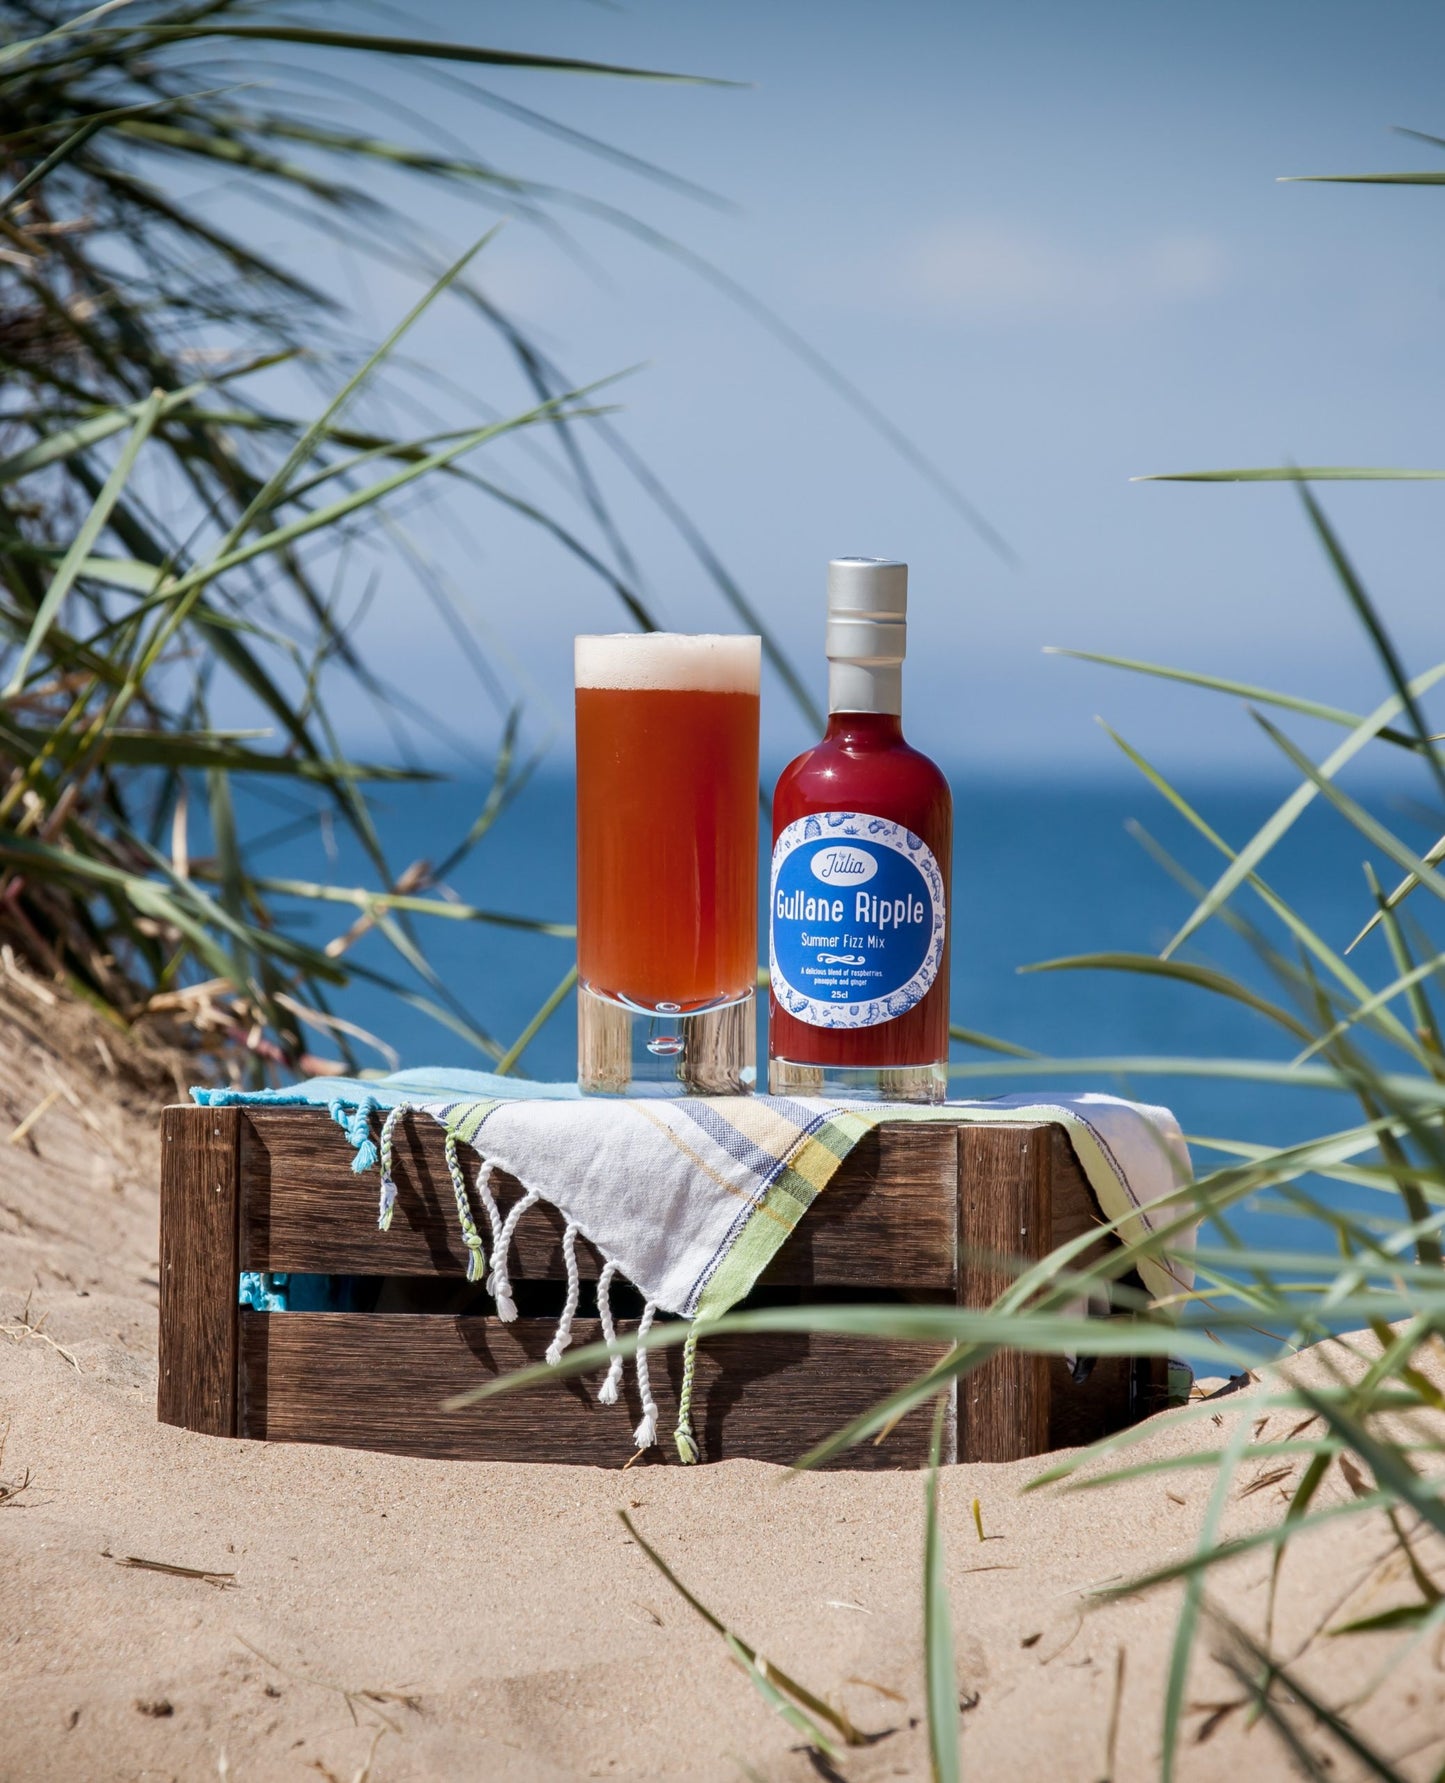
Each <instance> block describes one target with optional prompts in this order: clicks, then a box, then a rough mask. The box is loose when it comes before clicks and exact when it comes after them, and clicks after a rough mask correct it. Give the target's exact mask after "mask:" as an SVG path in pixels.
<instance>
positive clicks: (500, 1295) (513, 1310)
mask: <svg viewBox="0 0 1445 1783" xmlns="http://www.w3.org/2000/svg"><path fill="white" fill-rule="evenodd" d="M539 1200H541V1196H540V1195H538V1193H537V1191H536V1190H535V1189H528V1190H527V1192H526V1194H525V1195H523V1196H522V1198H521V1200H520V1201H516V1202H514V1203H513V1205H512V1211H511V1212H510V1213H509V1214H508V1215H507V1217H506V1220H505V1221H504V1222H503V1224H502V1235H501V1237H500V1238H499V1239H498V1241H497V1249H496V1254H495V1255H494V1256H493V1258H492V1274H491V1283H492V1295H493V1297H494V1299H495V1300H496V1302H497V1317H498V1318H499V1319H501V1320H502V1321H503V1322H504V1323H506V1324H510V1323H511V1322H512V1320H513V1319H515V1318H516V1316H517V1303H516V1301H515V1300H514V1299H513V1298H512V1278H511V1277H510V1276H509V1275H508V1273H507V1253H508V1251H510V1250H511V1248H512V1234H513V1233H514V1232H515V1231H516V1230H517V1221H518V1220H519V1219H521V1217H522V1215H523V1214H524V1213H525V1212H526V1211H527V1209H528V1208H529V1207H531V1206H532V1205H533V1204H534V1203H535V1202H537V1201H539Z"/></svg>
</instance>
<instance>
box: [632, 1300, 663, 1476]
mask: <svg viewBox="0 0 1445 1783" xmlns="http://www.w3.org/2000/svg"><path fill="white" fill-rule="evenodd" d="M656 1312H657V1302H656V1301H655V1300H649V1301H648V1303H647V1305H646V1306H644V1307H643V1309H642V1317H641V1319H640V1320H639V1321H638V1325H637V1346H638V1347H637V1396H638V1398H639V1399H640V1400H641V1401H642V1422H641V1423H640V1424H639V1425H638V1426H637V1428H636V1430H634V1431H633V1433H632V1440H633V1442H634V1443H636V1445H637V1447H638V1448H639V1449H650V1448H651V1447H652V1445H653V1444H654V1443H655V1442H656V1441H657V1401H656V1400H655V1399H654V1398H653V1397H652V1380H651V1378H650V1376H649V1375H648V1372H647V1351H646V1349H645V1348H644V1347H643V1345H644V1341H645V1339H646V1337H647V1334H648V1332H649V1331H650V1330H651V1329H652V1320H653V1315H654V1314H655V1313H656Z"/></svg>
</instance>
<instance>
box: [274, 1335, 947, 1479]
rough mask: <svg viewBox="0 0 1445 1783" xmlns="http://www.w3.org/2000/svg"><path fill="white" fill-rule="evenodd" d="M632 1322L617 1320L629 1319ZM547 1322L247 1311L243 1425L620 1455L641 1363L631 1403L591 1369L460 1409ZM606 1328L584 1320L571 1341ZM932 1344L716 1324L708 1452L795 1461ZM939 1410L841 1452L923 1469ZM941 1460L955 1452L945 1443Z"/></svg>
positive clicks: (655, 1370) (701, 1354)
mask: <svg viewBox="0 0 1445 1783" xmlns="http://www.w3.org/2000/svg"><path fill="white" fill-rule="evenodd" d="M631 1328H632V1327H630V1326H629V1325H627V1324H626V1323H622V1324H620V1325H619V1330H621V1331H623V1332H626V1331H628V1330H629V1329H631ZM554 1330H555V1325H554V1322H553V1321H552V1320H550V1319H518V1320H517V1321H515V1323H513V1324H509V1325H504V1324H503V1323H502V1322H501V1321H500V1320H499V1319H494V1318H474V1317H463V1318H451V1317H443V1316H440V1315H428V1314H424V1313H420V1314H418V1313H398V1314H389V1313H254V1312H250V1311H243V1313H242V1315H241V1382H242V1417H241V1425H240V1433H241V1434H242V1435H243V1436H253V1437H264V1438H265V1439H266V1440H268V1441H270V1442H321V1443H338V1444H341V1445H343V1446H344V1447H347V1448H358V1449H381V1450H384V1451H388V1452H390V1453H392V1454H400V1455H426V1456H432V1457H436V1458H441V1459H449V1460H457V1461H575V1462H585V1463H590V1464H592V1465H594V1466H602V1467H621V1466H622V1465H623V1464H624V1463H625V1462H627V1461H628V1460H630V1459H631V1457H632V1454H633V1452H634V1451H633V1446H632V1431H633V1429H634V1427H635V1426H636V1424H637V1421H638V1419H639V1418H640V1417H641V1415H642V1412H641V1407H640V1405H639V1403H638V1399H637V1387H636V1381H635V1379H634V1375H633V1368H632V1364H631V1363H629V1364H628V1366H627V1369H626V1372H625V1375H624V1381H623V1395H622V1400H621V1401H620V1402H619V1403H618V1404H617V1405H614V1406H605V1405H598V1404H597V1403H596V1393H597V1385H598V1380H599V1379H600V1372H601V1371H600V1370H599V1372H598V1375H597V1376H591V1375H589V1376H584V1377H573V1378H572V1379H570V1380H563V1381H557V1382H555V1383H554V1382H544V1383H542V1384H541V1385H540V1386H538V1387H537V1388H535V1389H533V1390H530V1391H528V1392H525V1393H517V1394H513V1395H510V1396H508V1397H505V1398H501V1399H496V1400H491V1401H488V1402H487V1403H485V1404H482V1405H476V1406H471V1407H468V1408H467V1409H466V1410H464V1411H459V1412H451V1413H447V1412H441V1411H439V1410H438V1409H437V1408H438V1406H439V1405H440V1403H441V1401H442V1400H444V1399H446V1398H447V1397H448V1396H449V1395H451V1394H454V1393H460V1392H463V1391H465V1390H466V1389H467V1388H468V1387H474V1386H476V1385H477V1384H478V1383H479V1382H481V1381H485V1380H488V1379H490V1378H492V1377H493V1376H495V1375H498V1374H503V1373H506V1372H508V1371H510V1370H511V1369H514V1368H520V1367H523V1366H525V1365H526V1364H528V1363H532V1362H540V1361H541V1360H542V1359H543V1356H544V1354H545V1352H546V1348H547V1345H548V1344H549V1343H550V1342H551V1339H552V1333H553V1331H554ZM600 1334H601V1328H600V1327H599V1326H598V1325H597V1324H596V1322H595V1321H588V1320H582V1321H579V1322H578V1325H577V1327H576V1335H575V1339H574V1341H575V1342H576V1343H578V1344H579V1345H580V1344H583V1343H593V1342H595V1341H597V1339H598V1337H599V1336H600ZM940 1353H941V1352H940V1350H939V1349H938V1347H937V1346H936V1345H927V1344H922V1345H920V1344H904V1343H879V1342H874V1341H872V1340H871V1339H870V1340H862V1339H856V1338H834V1337H827V1338H822V1337H810V1336H808V1335H807V1334H806V1333H802V1334H797V1335H794V1334H791V1333H789V1334H777V1333H769V1334H751V1333H750V1334H747V1335H742V1334H739V1335H736V1336H732V1337H719V1338H716V1339H713V1340H711V1341H704V1342H703V1343H702V1344H700V1345H699V1347H698V1356H697V1370H696V1375H695V1377H694V1388H693V1428H694V1430H695V1432H696V1435H697V1439H698V1444H699V1446H700V1448H701V1450H702V1454H703V1457H704V1459H706V1460H708V1461H720V1460H724V1459H727V1458H729V1457H736V1456H746V1457H748V1458H749V1459H752V1460H757V1461H779V1462H784V1463H786V1462H792V1461H796V1460H797V1458H798V1457H799V1455H801V1454H803V1453H804V1452H805V1451H806V1450H807V1449H808V1448H809V1447H811V1446H812V1445H813V1444H814V1443H816V1442H818V1441H820V1440H821V1439H822V1438H823V1437H825V1436H827V1435H828V1434H829V1433H830V1432H832V1431H834V1430H836V1429H838V1428H839V1427H840V1426H841V1425H843V1424H845V1423H846V1422H847V1421H848V1420H849V1419H850V1418H852V1417H855V1416H857V1415H858V1414H859V1413H860V1412H863V1411H865V1410H866V1409H867V1408H868V1407H869V1406H870V1405H872V1404H873V1402H874V1401H875V1400H877V1399H879V1398H881V1397H882V1396H883V1395H884V1394H886V1393H889V1392H892V1391H893V1390H894V1389H895V1388H897V1387H901V1386H903V1385H904V1384H905V1383H906V1382H908V1381H910V1380H912V1379H913V1378H914V1377H915V1376H916V1375H918V1374H921V1373H922V1372H923V1370H924V1369H926V1368H927V1367H928V1366H929V1365H930V1364H931V1363H932V1362H933V1361H934V1360H936V1358H937V1357H938V1355H939V1354H940ZM649 1360H650V1369H651V1378H652V1388H653V1395H654V1397H655V1398H656V1400H657V1405H658V1430H659V1443H658V1446H657V1448H656V1449H655V1450H649V1451H648V1459H649V1460H663V1461H675V1460H676V1450H675V1448H674V1445H673V1441H672V1428H673V1425H674V1424H675V1423H676V1421H677V1394H678V1384H679V1380H680V1376H681V1368H682V1351H681V1347H680V1346H676V1347H673V1348H671V1349H668V1350H658V1351H654V1352H653V1353H652V1355H651V1357H650V1359H649ZM931 1430H932V1412H931V1408H929V1407H923V1408H921V1409H920V1410H918V1411H916V1412H913V1413H910V1415H909V1416H908V1417H907V1418H905V1419H903V1421H902V1422H901V1423H900V1424H899V1426H898V1428H897V1429H896V1430H895V1431H894V1432H893V1434H892V1435H891V1436H890V1437H889V1439H888V1441H887V1442H886V1443H883V1444H879V1445H876V1446H875V1445H874V1444H873V1443H871V1442H870V1443H864V1444H861V1445H859V1446H858V1447H857V1448H855V1449H853V1450H851V1451H850V1452H849V1453H848V1455H846V1456H845V1457H843V1458H842V1459H841V1461H840V1462H839V1463H838V1465H842V1466H846V1467H852V1468H860V1467H862V1468H897V1467H917V1466H919V1465H921V1463H922V1462H923V1461H924V1460H925V1458H926V1457H927V1453H928V1444H929V1437H930V1434H931ZM948 1459H949V1460H952V1459H953V1454H952V1443H951V1442H950V1452H949V1454H948Z"/></svg>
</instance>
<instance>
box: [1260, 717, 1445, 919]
mask: <svg viewBox="0 0 1445 1783" xmlns="http://www.w3.org/2000/svg"><path fill="white" fill-rule="evenodd" d="M1254 719H1255V722H1256V723H1257V724H1258V725H1259V726H1260V728H1261V729H1262V730H1263V731H1264V733H1265V735H1266V736H1267V737H1268V738H1269V739H1270V741H1271V742H1272V743H1274V744H1275V746H1276V747H1277V748H1278V749H1279V751H1280V752H1281V754H1283V755H1284V756H1285V757H1286V758H1287V759H1288V760H1289V762H1290V763H1291V765H1292V766H1293V767H1295V768H1297V769H1298V770H1299V772H1300V773H1301V774H1303V775H1304V776H1305V777H1306V779H1307V781H1308V782H1309V784H1310V785H1311V786H1313V787H1314V788H1315V790H1316V791H1318V792H1320V793H1322V794H1323V795H1324V797H1325V798H1326V799H1328V800H1329V802H1330V804H1332V805H1333V806H1334V808H1335V809H1336V810H1337V811H1338V812H1339V813H1340V815H1341V816H1342V817H1344V818H1346V819H1347V820H1348V821H1349V822H1350V823H1351V824H1353V825H1354V827H1355V828H1356V829H1357V830H1358V831H1359V832H1360V834H1361V835H1362V836H1364V837H1365V838H1366V840H1367V841H1370V842H1373V843H1374V845H1375V846H1376V848H1378V849H1379V850H1380V851H1381V853H1383V854H1387V855H1388V856H1389V857H1390V859H1391V860H1392V861H1394V863H1395V864H1396V866H1399V867H1404V869H1405V870H1406V872H1407V873H1409V875H1410V876H1411V878H1412V879H1414V880H1415V881H1416V883H1417V884H1419V885H1423V886H1424V887H1425V889H1426V890H1427V891H1431V892H1433V893H1434V894H1435V896H1436V897H1437V898H1445V874H1441V873H1437V872H1436V871H1435V869H1434V868H1433V867H1429V866H1426V864H1425V862H1424V861H1423V860H1422V859H1421V857H1420V856H1419V855H1418V854H1416V853H1415V851H1414V849H1413V848H1410V847H1408V846H1407V845H1406V844H1405V843H1404V842H1402V841H1401V840H1400V839H1399V837H1398V836H1396V835H1395V833H1394V831H1393V830H1391V829H1389V828H1388V827H1387V826H1386V825H1385V824H1383V823H1381V822H1380V821H1379V820H1378V818H1375V817H1372V816H1371V815H1370V813H1369V812H1368V811H1366V810H1365V808H1364V806H1363V805H1361V804H1360V803H1359V802H1358V801H1357V800H1355V799H1353V798H1351V797H1350V795H1349V794H1348V793H1347V792H1342V791H1341V789H1340V788H1339V787H1338V786H1335V785H1332V784H1331V782H1330V781H1329V779H1328V778H1327V777H1326V776H1325V774H1324V772H1323V771H1322V770H1321V769H1320V768H1317V767H1316V766H1315V765H1314V763H1313V762H1312V761H1311V760H1310V759H1309V757H1308V756H1307V755H1306V754H1305V753H1304V751H1303V750H1302V749H1300V748H1299V747H1298V746H1297V745H1296V744H1294V743H1293V742H1291V741H1290V739H1289V738H1288V737H1287V736H1285V734H1284V732H1283V731H1282V730H1280V729H1279V728H1278V727H1277V726H1276V725H1273V724H1271V723H1270V721H1269V720H1268V719H1267V718H1266V717H1265V716H1264V714H1263V713H1262V712H1256V713H1255V714H1254Z"/></svg>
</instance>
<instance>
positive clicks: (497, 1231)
mask: <svg viewBox="0 0 1445 1783" xmlns="http://www.w3.org/2000/svg"><path fill="white" fill-rule="evenodd" d="M496 1167H497V1166H496V1163H495V1161H494V1160H493V1159H491V1158H487V1159H486V1160H485V1161H484V1162H483V1164H482V1167H481V1169H480V1170H479V1171H478V1172H477V1184H476V1188H477V1193H478V1194H479V1195H480V1196H481V1198H482V1206H483V1207H485V1208H486V1210H487V1223H488V1224H489V1225H490V1226H491V1228H492V1256H493V1258H494V1259H495V1257H496V1255H497V1253H498V1251H500V1250H501V1248H502V1214H501V1209H500V1208H499V1207H498V1206H497V1197H496V1196H495V1195H494V1194H493V1193H492V1172H493V1171H494V1170H495V1169H496ZM496 1281H497V1270H496V1264H495V1262H494V1263H493V1266H492V1272H491V1274H490V1275H488V1277H487V1292H488V1293H489V1294H494V1293H495V1292H496Z"/></svg>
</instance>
